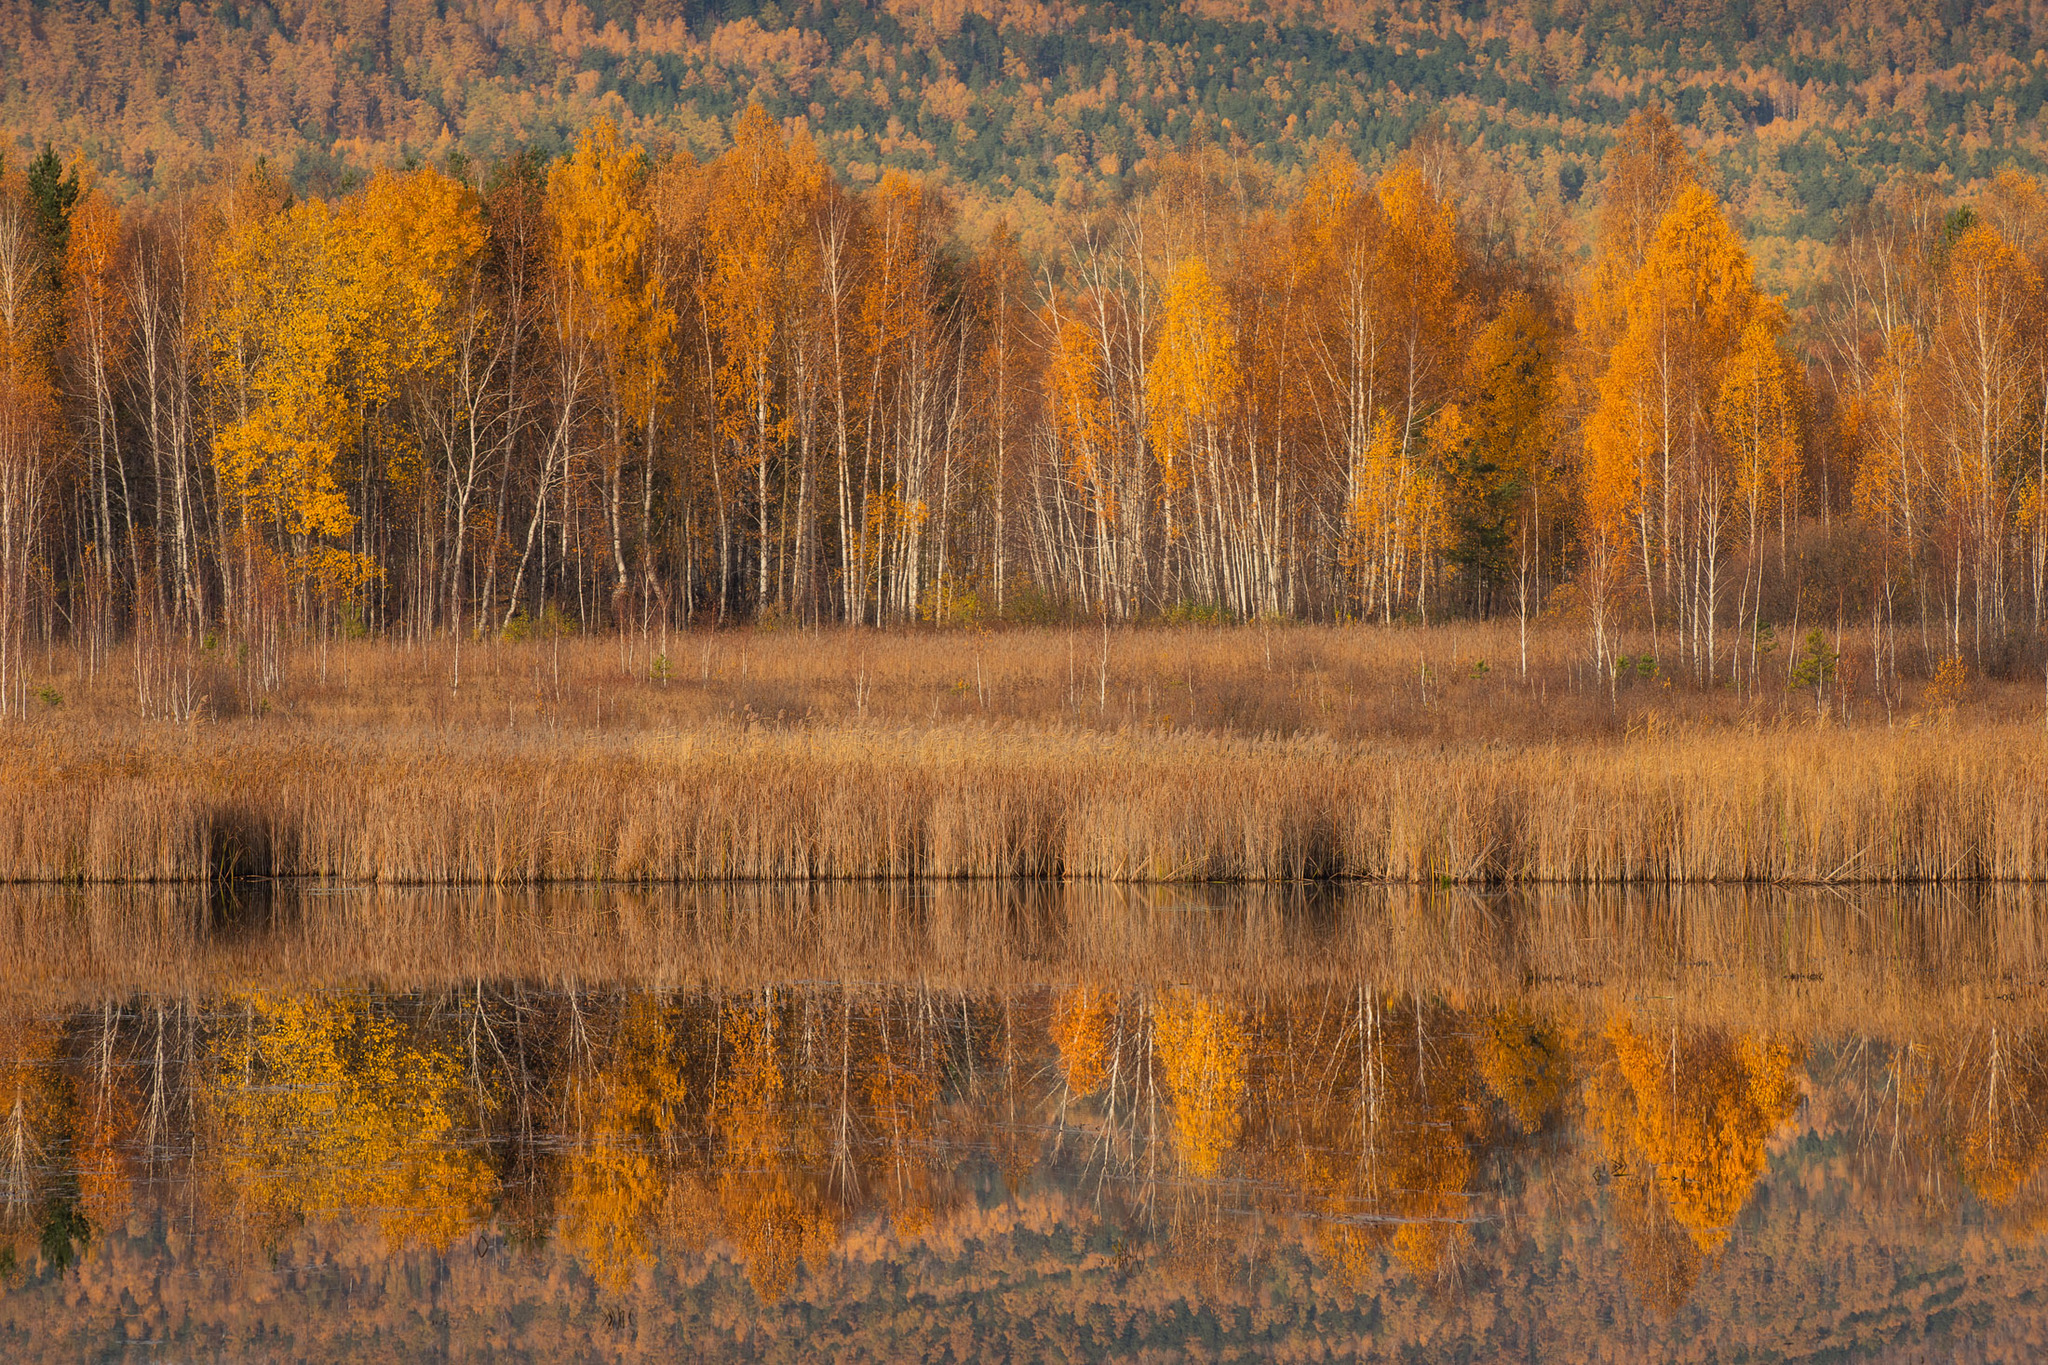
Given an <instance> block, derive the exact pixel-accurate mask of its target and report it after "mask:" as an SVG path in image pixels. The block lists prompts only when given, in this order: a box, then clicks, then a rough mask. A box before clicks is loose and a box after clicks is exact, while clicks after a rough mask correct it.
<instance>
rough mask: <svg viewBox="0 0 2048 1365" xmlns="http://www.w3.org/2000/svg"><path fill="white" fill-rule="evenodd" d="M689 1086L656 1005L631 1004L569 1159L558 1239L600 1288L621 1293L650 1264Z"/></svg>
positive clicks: (641, 999) (642, 1000)
mask: <svg viewBox="0 0 2048 1365" xmlns="http://www.w3.org/2000/svg"><path fill="white" fill-rule="evenodd" d="M685 1090H686V1087H685V1085H684V1082H683V1077H682V1073H681V1072H680V1070H679V1069H678V1067H677V1062H676V1055H675V1039H674V1037H673V1035H672V1033H671V1032H670V1029H669V1026H668V1021H667V1020H666V1019H665V1018H664V1017H663V1013H662V1009H661V1006H660V1004H659V1003H658V1002H657V1001H655V1000H654V999H652V998H651V997H648V996H644V995H636V996H632V997H630V998H628V1000H627V1001H626V1004H625V1009H624V1013H623V1016H622V1018H621V1019H620V1021H619V1026H618V1029H617V1031H616V1032H615V1033H614V1034H613V1036H612V1039H611V1046H610V1049H609V1053H608V1055H607V1057H606V1059H605V1063H604V1065H603V1066H602V1067H601V1068H600V1069H599V1071H598V1073H597V1075H596V1077H595V1078H594V1080H593V1082H592V1085H591V1098H592V1099H593V1101H594V1104H593V1113H592V1117H591V1122H590V1126H589V1129H588V1130H587V1131H586V1132H585V1133H584V1134H583V1135H582V1141H581V1142H580V1143H579V1144H578V1146H577V1148H576V1150H575V1152H574V1153H573V1154H572V1155H571V1157H570V1159H569V1205H568V1216H567V1219H566V1222H565V1225H564V1229H563V1234H564V1236H565V1237H566V1239H567V1240H568V1242H569V1245H570V1246H572V1247H574V1248H576V1250H577V1251H578V1252H579V1253H580V1254H581V1255H582V1256H583V1258H584V1261H585V1263H586V1264H587V1265H588V1266H589V1267H590V1272H591V1275H592V1277H593V1278H595V1279H596V1280H597V1281H598V1282H599V1283H600V1284H604V1285H606V1286H608V1287H611V1288H619V1287H622V1286H623V1285H624V1283H625V1281H626V1279H627V1277H628V1276H629V1275H630V1274H631V1272H632V1270H633V1268H634V1267H635V1266H637V1265H639V1264H640V1263H641V1262H643V1261H645V1260H646V1259H647V1257H648V1254H649V1251H650V1247H649V1241H648V1239H649V1233H650V1230H651V1225H652V1224H653V1222H654V1220H655V1219H656V1217H657V1216H658V1214H659V1212H660V1210H661V1208H662V1205H663V1202H664V1200H665V1198H666V1185H667V1183H668V1182H667V1178H666V1172H665V1171H664V1165H665V1160H664V1158H665V1153H666V1151H667V1149H668V1147H669V1146H670V1145H671V1144H672V1143H673V1140H674V1138H675V1136H676V1131H677V1126H678V1122H679V1116H678V1110H679V1108H680V1106H681V1105H682V1102H683V1097H684V1094H685Z"/></svg>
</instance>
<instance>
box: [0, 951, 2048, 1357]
mask: <svg viewBox="0 0 2048 1365" xmlns="http://www.w3.org/2000/svg"><path fill="white" fill-rule="evenodd" d="M2044 1043H2048V1032H2044V1031H2043V1030H2041V1029H2039V1028H2037V1027H2036V1028H2028V1027H2019V1028H2013V1027H2008V1026H2006V1025H2003V1024H1999V1023H1985V1024H1981V1025H1976V1026H1972V1025H1968V1024H1958V1025H1952V1026H1948V1027H1945V1028H1943V1029H1941V1030H1937V1031H1933V1032H1930V1033H1929V1034H1927V1035H1926V1036H1924V1037H1917V1038H1912V1039H1909V1040H1892V1041H1883V1040H1878V1039H1874V1038H1859V1039H1854V1040H1852V1041H1851V1042H1849V1043H1847V1044H1843V1043H1839V1042H1835V1043H1829V1044H1827V1045H1825V1046H1821V1045H1815V1046H1814V1047H1812V1048H1811V1049H1806V1048H1802V1046H1801V1045H1800V1044H1799V1042H1798V1041H1796V1040H1794V1039H1792V1038H1789V1037H1783V1036H1775V1035H1771V1034H1766V1033H1760V1032H1753V1031H1742V1030H1737V1029H1732V1028H1728V1027H1724V1026H1718V1025H1701V1024H1698V1023H1686V1022H1677V1021H1675V1020H1673V1019H1670V1018H1665V1017H1662V1016H1659V1015H1658V1014H1656V1013H1655V1012H1654V1011H1653V1008H1652V1006H1651V1005H1650V1004H1648V1003H1644V1004H1640V1005H1633V1006H1631V1007H1630V1008H1627V1009H1612V1010H1609V1009H1603V1008H1600V1007H1596V1006H1593V1005H1589V1004H1579V1005H1557V1004H1550V1005H1544V1004H1541V1003H1538V1002H1536V1001H1535V1000H1533V999H1531V998H1517V997H1512V996H1511V997H1507V998H1499V999H1484V1000H1482V999H1477V998H1467V999H1457V998H1448V997H1443V996H1431V995H1426V994H1421V993H1413V992H1400V993H1390V992H1387V991H1384V990H1376V989H1374V988H1373V987H1371V986H1369V985H1360V986H1356V987H1353V988H1349V989H1342V990H1339V989H1335V988H1330V989H1321V988H1318V989H1305V990H1300V991H1295V992H1285V993H1283V992H1245V993H1240V994H1235V995H1223V994H1217V993H1204V992H1199V991H1194V990H1191V989H1187V988H1181V987H1173V988H1164V989H1156V990H1152V989H1136V988H1132V989H1122V990H1108V989H1094V990H1089V989H1084V988H1078V987H1076V988H1069V989H1062V990H1037V989H1034V990H1019V991H1012V992H1006V993H986V994H963V993H958V992H944V991H938V990H927V989H919V988H915V987H893V986H872V987H847V986H841V985H805V986H797V985H790V986H783V987H777V988H767V989H755V990H750V991H745V992H739V993H716V992H705V991H689V992H678V993H670V994H661V993H653V992H646V991H617V990H604V991H592V990H584V989H578V988H576V987H573V986H571V987H566V988H565V987H555V988H549V989H539V988H535V987H532V986H528V985H519V984H507V985H490V984H472V985H471V986H470V987H468V988H466V989H459V990H458V989H449V990H445V991H437V992H433V993H424V994H421V993H414V994H402V995H379V994H374V993H365V992H362V991H346V990H338V989H324V990H307V991H300V992H284V993H277V992H245V993H231V994H226V995H221V996H217V997H211V998H206V999H204V1000H203V1001H195V1000H191V999H157V998H138V999H132V1000H129V1001H126V1002H123V1003H111V1002H110V1003H106V1004H104V1005H101V1006H98V1007H87V1008H76V1007H74V1008H71V1009H68V1010H65V1011H61V1012H56V1013H49V1012H37V1011H35V1010H32V1009H28V1008H25V1007H21V1006H19V1005H17V1006H15V1007H13V1008H10V1009H8V1010H6V1011H5V1012H4V1013H0V1059H4V1060H0V1125H4V1126H0V1201H4V1208H0V1217H4V1228H5V1232H6V1236H7V1239H8V1240H7V1245H6V1248H5V1250H4V1251H0V1269H4V1271H5V1273H6V1275H7V1277H8V1280H9V1282H10V1283H11V1284H13V1285H15V1286H16V1287H17V1289H19V1288H21V1287H33V1286H38V1285H48V1284H54V1283H59V1282H62V1281H63V1280H64V1277H65V1276H66V1275H67V1274H71V1275H76V1274H78V1273H79V1268H78V1266H77V1264H76V1263H78V1262H79V1261H80V1260H81V1258H82V1259H83V1260H84V1262H85V1263H86V1265H87V1266H88V1267H89V1266H90V1265H91V1264H92V1261H93V1258H95V1257H97V1256H101V1255H103V1254H108V1253H105V1251H104V1248H105V1247H107V1246H109V1245H113V1244H116V1243H118V1244H120V1245H123V1246H130V1245H131V1244H132V1242H133V1239H134V1237H135V1236H137V1235H140V1234H139V1232H138V1230H140V1229H158V1230H161V1231H162V1233H163V1235H164V1236H165V1238H166V1240H165V1242H164V1246H165V1248H166V1250H165V1251H164V1252H163V1253H162V1254H164V1255H172V1254H173V1253H174V1252H175V1249H176V1248H177V1247H180V1246H182V1247H185V1248H187V1249H188V1251H187V1254H192V1253H191V1252H190V1250H189V1249H190V1248H193V1247H198V1248H202V1249H203V1250H204V1254H205V1255H206V1256H208V1257H211V1258H214V1260H215V1261H217V1262H218V1263H219V1264H221V1265H233V1264H252V1263H256V1262H258V1261H260V1260H261V1258H262V1256H263V1255H264V1254H266V1253H268V1254H270V1255H273V1256H274V1255H276V1254H278V1253H279V1251H280V1249H281V1248H285V1247H288V1246H292V1245H296V1244H298V1243H301V1242H303V1241H304V1239H305V1238H307V1237H309V1236H316V1237H317V1236H333V1235H339V1234H338V1233H337V1232H334V1231H328V1232H323V1231H322V1230H323V1229H328V1230H336V1229H356V1230H358V1235H360V1234H364V1233H367V1234H369V1235H373V1236H374V1237H376V1238H377V1239H378V1241H379V1244H380V1245H381V1246H382V1247H383V1248H384V1252H385V1254H387V1255H391V1256H399V1255H416V1254H421V1253H426V1254H434V1255H445V1254H447V1253H448V1251H449V1249H450V1248H451V1247H453V1246H455V1245H456V1244H458V1243H464V1244H466V1245H469V1246H471V1247H478V1246H483V1245H485V1244H492V1245H499V1244H502V1245H506V1246H512V1247H523V1248H527V1249H529V1251H534V1250H535V1249H538V1248H543V1247H548V1248H552V1249H553V1250H552V1251H551V1252H550V1254H553V1255H557V1256H566V1257H568V1258H569V1259H570V1260H571V1261H573V1263H574V1264H575V1265H577V1266H579V1267H580V1271H579V1274H580V1275H581V1276H583V1277H584V1279H585V1280H586V1281H587V1282H588V1283H589V1284H590V1285H591V1286H592V1288H591V1292H592V1293H593V1294H595V1295H597V1296H598V1297H599V1298H603V1297H604V1296H607V1295H617V1294H624V1293H627V1292H629V1291H630V1289H631V1288H632V1286H634V1285H635V1284H642V1283H645V1281H646V1277H647V1276H648V1275H649V1274H650V1273H651V1269H652V1267H653V1266H654V1265H655V1264H656V1263H657V1262H660V1261H663V1260H667V1261H669V1262H675V1261H676V1260H677V1258H679V1257H680V1258H688V1257H690V1256H700V1257H701V1256H715V1257H717V1258H722V1259H723V1260H725V1261H728V1262H730V1263H732V1264H734V1265H736V1266H738V1267H740V1268H742V1269H743V1271H744V1274H745V1276H746V1278H747V1280H748V1282H749V1283H750V1284H751V1288H752V1292H753V1294H754V1296H755V1298H756V1301H757V1302H759V1303H763V1304H767V1303H773V1302H775V1301H777V1300H779V1299H781V1298H783V1297H784V1296H786V1295H788V1294H790V1293H791V1292H792V1290H793V1289H794V1288H795V1287H796V1286H798V1285H800V1284H802V1283H803V1282H804V1281H805V1278H806V1277H807V1276H808V1277H811V1278H812V1279H815V1278H817V1277H819V1276H821V1275H825V1274H828V1273H831V1267H832V1266H834V1265H835V1264H836V1263H843V1262H846V1261H847V1260H848V1258H853V1259H861V1258H866V1259H873V1258H874V1257H875V1256H877V1255H882V1254H885V1253H884V1252H883V1251H880V1250H878V1249H877V1248H878V1247H883V1246H885V1245H886V1246H895V1247H899V1248H900V1247H904V1246H908V1245H912V1244H915V1243H919V1242H920V1241H926V1242H928V1241H931V1240H932V1239H939V1240H940V1241H945V1240H946V1239H948V1238H952V1239H958V1238H961V1237H967V1236H980V1235H984V1233H985V1229H986V1225H987V1223H988V1220H989V1219H990V1218H991V1217H992V1216H994V1215H993V1214H992V1212H991V1211H992V1210H997V1211H999V1210H1003V1209H1009V1210H1011V1211H1013V1212H1014V1211H1016V1210H1018V1209H1022V1208H1026V1207H1031V1206H1033V1201H1034V1200H1042V1199H1043V1198H1044V1197H1046V1196H1048V1195H1056V1194H1064V1195H1067V1196H1081V1197H1085V1198H1086V1200H1088V1201H1090V1203H1091V1205H1092V1207H1094V1208H1095V1209H1097V1210H1098V1211H1099V1214H1098V1215H1097V1216H1098V1217H1099V1219H1100V1223H1099V1226H1100V1227H1101V1228H1102V1229H1105V1230H1106V1235H1107V1238H1108V1241H1107V1244H1106V1245H1105V1246H1102V1247H1100V1248H1096V1249H1091V1250H1090V1251H1089V1252H1088V1253H1087V1254H1086V1255H1084V1256H1083V1257H1082V1261H1083V1263H1084V1264H1083V1268H1084V1269H1086V1268H1087V1267H1089V1266H1092V1267H1093V1273H1098V1274H1101V1275H1106V1276H1112V1277H1115V1276H1129V1275H1131V1274H1133V1273H1136V1272H1135V1268H1137V1267H1140V1266H1143V1267H1146V1268H1147V1269H1148V1273H1156V1274H1158V1275H1159V1276H1161V1279H1162V1283H1168V1284H1175V1285H1179V1286H1181V1289H1182V1291H1183V1292H1186V1293H1190V1294H1195V1295H1200V1294H1202V1293H1207V1292H1211V1291H1215V1292H1221V1291H1220V1290H1218V1289H1217V1287H1218V1286H1220V1285H1222V1284H1224V1283H1225V1282H1227V1281H1229V1280H1230V1279H1231V1277H1232V1276H1237V1277H1239V1278H1240V1279H1241V1278H1242V1277H1243V1276H1244V1275H1245V1274H1247V1273H1248V1272H1247V1270H1246V1267H1247V1266H1252V1265H1256V1264H1259V1263H1260V1260H1261V1258H1265V1257H1271V1256H1273V1255H1276V1254H1285V1255H1291V1256H1296V1257H1300V1258H1304V1259H1305V1262H1306V1263H1309V1264H1313V1265H1314V1266H1317V1267H1319V1268H1320V1269H1319V1270H1318V1272H1317V1273H1318V1274H1320V1275H1322V1276H1324V1277H1326V1279H1327V1281H1328V1283H1329V1284H1331V1285H1333V1286H1339V1287H1342V1286H1345V1285H1350V1286H1354V1287H1356V1288H1357V1289H1358V1290H1359V1291H1360V1292H1363V1289H1364V1287H1366V1286H1372V1285H1383V1284H1384V1283H1386V1282H1387V1280H1388V1277H1389V1276H1392V1277H1395V1278H1402V1277H1405V1278H1407V1279H1408V1280H1410V1281H1411V1282H1413V1283H1416V1284H1418V1285H1420V1286H1423V1287H1424V1288H1425V1289H1426V1290H1427V1292H1428V1293H1430V1294H1433V1295H1437V1296H1446V1295H1448V1296H1451V1297H1452V1298H1456V1297H1457V1296H1459V1295H1461V1294H1465V1293H1467V1292H1469V1290H1470V1286H1472V1285H1473V1284H1475V1283H1478V1284H1483V1283H1485V1282H1486V1281H1487V1280H1488V1279H1489V1278H1490V1277H1491V1276H1493V1275H1494V1274H1495V1273H1497V1272H1496V1270H1495V1269H1492V1268H1489V1266H1488V1264H1487V1262H1488V1261H1489V1259H1491V1258H1498V1257H1502V1256H1505V1255H1506V1254H1508V1251H1507V1248H1508V1247H1509V1246H1510V1245H1511V1244H1512V1241H1513V1239H1512V1237H1509V1236H1508V1235H1507V1234H1506V1233H1505V1232H1504V1231H1503V1229H1506V1228H1512V1227H1513V1226H1515V1225H1516V1224H1517V1222H1518V1220H1520V1219H1522V1218H1525V1217H1527V1216H1528V1213H1527V1208H1528V1207H1529V1206H1530V1203H1531V1201H1532V1199H1536V1198H1537V1197H1538V1193H1540V1198H1541V1199H1542V1200H1543V1201H1547V1202H1548V1203H1549V1204H1552V1205H1556V1204H1559V1203H1560V1201H1562V1202H1563V1203H1564V1204H1568V1205H1571V1206H1573V1207H1579V1208H1582V1209H1583V1210H1585V1216H1586V1217H1588V1218H1590V1219H1591V1220H1592V1225H1590V1226H1588V1227H1586V1228H1585V1229H1584V1231H1585V1234H1586V1235H1588V1236H1590V1237H1593V1238H1595V1239H1605V1240H1606V1241H1608V1242H1609V1243H1611V1244H1612V1245H1614V1246H1618V1247H1619V1248H1620V1255H1621V1258H1622V1261H1623V1271H1624V1274H1625V1278H1626V1282H1627V1284H1628V1285H1629V1286H1630V1291H1629V1292H1630V1293H1631V1294H1632V1295H1633V1296H1634V1310H1631V1311H1636V1310H1640V1311H1642V1312H1645V1313H1647V1315H1648V1316H1649V1317H1650V1318H1651V1319H1654V1320H1670V1319H1672V1318H1673V1316H1674V1315H1676V1314H1679V1313H1681V1312H1682V1311H1684V1310H1685V1308H1686V1306H1687V1304H1688V1302H1689V1300H1691V1299H1692V1297H1693V1295H1694V1293H1695V1285H1696V1283H1697V1282H1698V1281H1699V1279H1700V1277H1701V1276H1702V1274H1703V1273H1704V1272H1705V1271H1706V1270H1707V1269H1708V1268H1710V1267H1712V1266H1713V1265H1714V1264H1715V1262H1716V1260H1717V1258H1722V1257H1725V1256H1727V1255H1728V1254H1729V1253H1730V1249H1731V1248H1732V1247H1737V1246H1739V1244H1740V1243H1741V1242H1742V1239H1743V1237H1744V1235H1745V1234H1744V1227H1745V1217H1746V1214H1745V1210H1746V1208H1747V1207H1749V1206H1750V1205H1751V1204H1752V1201H1753V1197H1754V1192H1755V1191H1756V1189H1757V1188H1758V1185H1759V1183H1760V1182H1761V1181H1762V1180H1763V1179H1764V1178H1765V1176H1766V1173H1767V1169H1768V1167H1769V1164H1770V1154H1771V1152H1772V1151H1773V1150H1780V1149H1782V1144H1784V1143H1786V1142H1792V1141H1795V1140H1808V1139H1802V1138H1799V1136H1798V1135H1799V1134H1800V1133H1806V1134H1808V1135H1809V1138H1812V1139H1813V1140H1821V1139H1824V1140H1825V1141H1826V1142H1829V1143H1833V1144H1838V1145H1840V1146H1841V1147H1842V1149H1843V1150H1844V1151H1846V1152H1847V1153H1848V1154H1849V1157H1850V1164H1851V1165H1852V1166H1853V1167H1854V1173H1855V1179H1856V1181H1857V1186H1856V1188H1857V1189H1858V1190H1859V1191H1860V1195H1859V1197H1863V1198H1866V1199H1869V1200H1873V1201H1880V1202H1882V1201H1886V1200H1890V1201H1893V1202H1894V1203H1900V1204H1902V1205H1903V1206H1907V1207H1910V1208H1911V1209H1913V1210H1917V1211H1918V1212H1917V1216H1919V1217H1922V1218H1927V1217H1934V1218H1937V1219H1946V1220H1950V1221H1954V1220H1956V1219H1958V1218H1962V1217H1965V1216H1966V1217H1967V1218H1969V1219H1972V1220H1988V1221H1989V1223H1990V1224H1991V1225H1992V1226H1994V1227H1997V1228H2000V1229H2003V1230H2005V1231H2007V1232H2009V1233H2012V1234H2015V1235H2017V1234H2020V1233H2026V1234H2029V1235H2030V1234H2031V1233H2032V1231H2033V1229H2034V1228H2035V1227H2036V1226H2037V1225H2038V1224H2039V1223H2040V1222H2041V1221H2042V1220H2043V1218H2044V1210H2048V1198H2044V1196H2043V1187H2044V1181H2043V1179H2042V1177H2041V1174H2040V1172H2041V1168H2042V1166H2043V1164H2044V1158H2048V1145H2044V1140H2043V1139H2044V1134H2048V1126H2044V1125H2048V1047H2044ZM1803 1095H1804V1096H1809V1097H1811V1099H1812V1101H1813V1102H1812V1103H1811V1104H1810V1105H1808V1106H1807V1108H1806V1111H1805V1114H1804V1118H1803V1120H1802V1119H1801V1118H1800V1114H1801V1102H1802V1096H1803ZM1814 1135H1818V1136H1817V1137H1815V1136H1814ZM1774 1144H1779V1147H1775V1148H1774ZM1532 1191H1533V1192H1537V1193H1532ZM974 1229H982V1230H983V1231H982V1232H975V1231H973V1230H974ZM878 1239H880V1240H878ZM124 1254H125V1253H124ZM1091 1257H1092V1258H1093V1259H1092V1260H1091V1259H1090V1258H1091ZM138 1273H140V1272H138ZM149 1283H150V1281H149V1278H148V1276H147V1275H144V1276H143V1277H142V1278H141V1279H138V1280H137V1281H136V1282H135V1283H134V1284H131V1285H128V1286H125V1287H124V1292H128V1291H132V1292H131V1297H130V1300H129V1301H130V1302H131V1303H132V1304H133V1305H134V1307H133V1308H132V1310H131V1315H132V1319H133V1320H134V1321H137V1322H140V1323H143V1324H145V1327H147V1325H148V1323H149V1320H150V1316H151V1313H152V1311H158V1312H162V1311H163V1310H161V1309H158V1310H152V1308H151V1307H150V1301H149V1293H148V1285H149ZM159 1325H160V1324H159Z"/></svg>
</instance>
